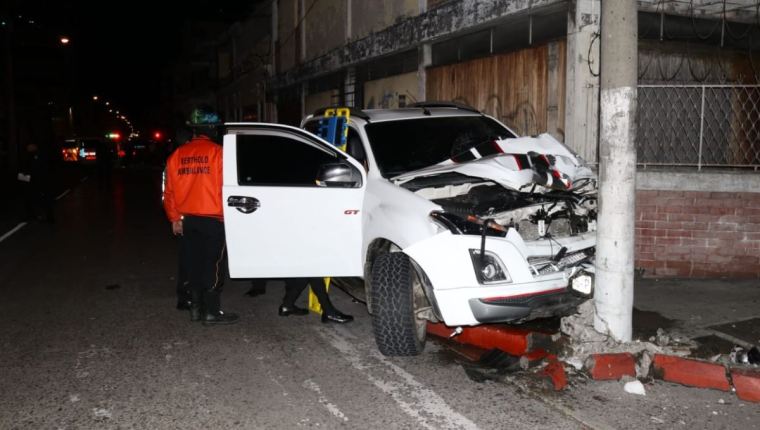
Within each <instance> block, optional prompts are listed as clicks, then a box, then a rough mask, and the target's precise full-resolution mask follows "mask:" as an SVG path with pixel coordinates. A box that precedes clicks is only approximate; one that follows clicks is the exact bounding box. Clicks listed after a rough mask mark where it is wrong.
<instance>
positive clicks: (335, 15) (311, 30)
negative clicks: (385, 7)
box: [304, 0, 383, 61]
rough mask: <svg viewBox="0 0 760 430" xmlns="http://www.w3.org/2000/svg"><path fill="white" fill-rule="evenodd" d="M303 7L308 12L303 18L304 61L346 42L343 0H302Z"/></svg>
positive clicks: (344, 3) (344, 4)
mask: <svg viewBox="0 0 760 430" xmlns="http://www.w3.org/2000/svg"><path fill="white" fill-rule="evenodd" d="M378 3H383V2H378ZM304 7H305V11H308V12H309V14H308V15H307V16H306V19H304V30H305V31H306V61H308V60H311V59H314V58H316V57H319V56H320V55H322V54H324V53H326V52H329V51H332V50H333V49H335V48H337V47H339V46H342V45H343V44H344V43H345V42H346V2H345V0H329V1H325V0H304Z"/></svg>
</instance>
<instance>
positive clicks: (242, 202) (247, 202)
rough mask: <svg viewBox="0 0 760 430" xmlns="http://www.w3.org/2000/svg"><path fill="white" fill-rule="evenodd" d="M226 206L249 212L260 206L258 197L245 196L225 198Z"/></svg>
mask: <svg viewBox="0 0 760 430" xmlns="http://www.w3.org/2000/svg"><path fill="white" fill-rule="evenodd" d="M227 206H229V207H233V208H235V209H237V210H238V211H240V212H242V213H244V214H249V213H253V212H255V211H256V209H258V208H260V207H261V203H260V202H259V199H257V198H254V197H247V196H229V197H228V198H227Z"/></svg>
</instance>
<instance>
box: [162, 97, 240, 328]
mask: <svg viewBox="0 0 760 430" xmlns="http://www.w3.org/2000/svg"><path fill="white" fill-rule="evenodd" d="M189 125H190V126H191V128H193V138H192V139H190V141H188V142H187V143H186V144H184V145H182V146H180V147H178V148H177V149H176V150H175V151H174V152H173V153H172V154H171V155H170V156H169V159H168V161H167V163H166V184H165V189H164V210H165V212H166V216H167V218H168V219H169V222H171V225H172V232H173V233H174V234H175V235H182V236H183V241H185V246H186V248H185V249H186V252H187V255H186V258H187V259H188V266H187V267H188V272H189V273H188V274H187V276H188V280H189V286H190V291H191V305H190V319H191V320H192V321H201V320H202V321H203V324H204V325H216V324H233V323H236V322H237V321H238V319H239V317H238V316H237V315H235V314H232V313H225V312H222V310H221V303H220V302H221V301H220V295H221V291H222V285H223V283H224V278H225V276H226V271H225V268H226V265H227V264H226V261H225V256H226V246H225V239H224V216H223V212H222V148H221V146H220V145H219V144H217V143H216V142H214V141H213V140H211V139H210V138H209V137H208V136H207V134H211V133H212V132H213V131H214V130H215V129H216V127H217V126H218V125H219V119H218V117H217V116H216V115H215V114H213V113H211V112H208V111H204V110H202V109H196V110H195V111H194V112H193V115H192V117H191V121H190V123H189Z"/></svg>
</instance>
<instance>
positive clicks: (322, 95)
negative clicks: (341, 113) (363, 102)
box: [304, 90, 338, 115]
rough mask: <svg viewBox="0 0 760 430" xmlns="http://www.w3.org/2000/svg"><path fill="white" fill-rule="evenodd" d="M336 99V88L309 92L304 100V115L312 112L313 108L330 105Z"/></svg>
mask: <svg viewBox="0 0 760 430" xmlns="http://www.w3.org/2000/svg"><path fill="white" fill-rule="evenodd" d="M337 99H338V90H327V91H322V92H319V93H314V94H309V95H307V96H306V99H305V101H304V111H306V115H309V114H311V113H314V111H315V110H317V109H319V108H323V107H325V106H332V105H333V104H334V101H335V100H337Z"/></svg>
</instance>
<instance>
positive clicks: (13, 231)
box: [0, 222, 26, 242]
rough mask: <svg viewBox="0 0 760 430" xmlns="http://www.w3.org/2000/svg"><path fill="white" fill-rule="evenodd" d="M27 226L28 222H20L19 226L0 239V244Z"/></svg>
mask: <svg viewBox="0 0 760 430" xmlns="http://www.w3.org/2000/svg"><path fill="white" fill-rule="evenodd" d="M25 225H26V222H20V223H18V225H17V226H15V227H13V228H12V229H11V230H10V231H9V232H8V233H5V234H4V235H3V236H2V237H0V242H2V241H4V240H5V239H8V238H9V237H11V236H12V235H13V233H15V232H17V231H19V230H21V229H22V228H23V227H24V226H25Z"/></svg>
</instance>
